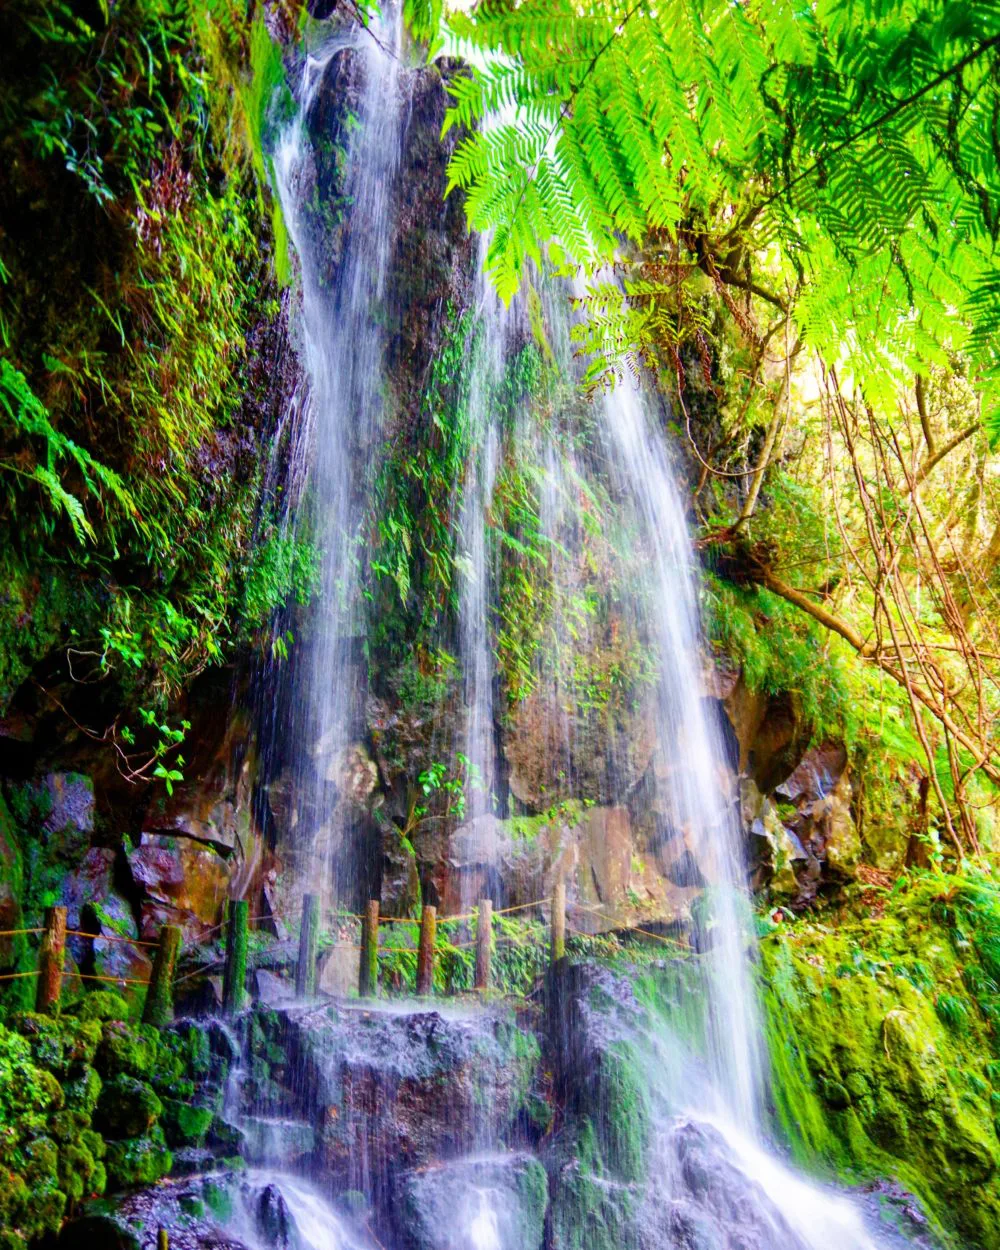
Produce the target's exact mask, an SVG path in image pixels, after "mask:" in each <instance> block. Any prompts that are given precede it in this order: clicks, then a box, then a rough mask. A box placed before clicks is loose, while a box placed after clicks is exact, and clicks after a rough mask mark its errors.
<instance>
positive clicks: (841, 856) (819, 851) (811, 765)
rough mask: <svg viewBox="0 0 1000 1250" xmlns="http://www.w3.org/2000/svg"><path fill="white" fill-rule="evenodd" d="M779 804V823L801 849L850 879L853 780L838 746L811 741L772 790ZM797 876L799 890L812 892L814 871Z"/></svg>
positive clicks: (857, 844)
mask: <svg viewBox="0 0 1000 1250" xmlns="http://www.w3.org/2000/svg"><path fill="white" fill-rule="evenodd" d="M775 798H776V799H777V800H778V801H779V802H781V803H783V804H784V805H785V807H784V810H782V809H779V810H781V811H782V823H783V824H784V825H785V827H786V829H787V831H788V833H789V834H790V835H792V836H794V838H795V839H796V841H797V843H798V844H799V845H801V847H802V848H803V849H804V851H805V852H806V858H807V862H808V861H811V860H815V861H816V863H817V864H818V865H819V866H820V869H824V868H825V870H826V873H827V875H828V877H829V878H831V879H833V880H850V879H852V878H853V877H854V875H855V873H856V871H857V867H858V864H859V862H860V860H861V853H862V847H861V838H860V835H859V834H858V829H857V825H856V824H855V821H854V815H853V812H852V804H853V799H854V794H853V786H852V783H851V778H850V772H849V769H848V765H847V753H846V751H845V750H844V748H843V747H842V746H840V745H839V744H836V743H828V744H826V745H824V746H820V747H813V748H811V749H810V750H809V751H807V752H806V754H805V755H804V756H803V758H802V761H801V763H800V764H799V765H798V767H797V768H796V769H795V770H794V772H792V774H791V775H790V776H789V777H787V778H786V779H785V780H784V781H783V782H782V783H781V785H780V786H779V787H778V788H777V790H776V791H775ZM798 875H799V877H800V886H801V896H802V897H809V896H810V895H811V893H815V887H816V885H818V884H819V880H818V878H817V874H816V872H815V871H813V872H812V873H807V874H806V875H805V876H804V877H803V875H802V874H798Z"/></svg>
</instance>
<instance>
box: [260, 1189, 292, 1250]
mask: <svg viewBox="0 0 1000 1250" xmlns="http://www.w3.org/2000/svg"><path fill="white" fill-rule="evenodd" d="M254 1214H255V1216H256V1219H257V1228H258V1229H259V1231H260V1234H261V1236H262V1237H264V1238H266V1240H267V1243H268V1245H270V1246H273V1247H274V1248H275V1250H289V1248H290V1247H291V1245H292V1237H293V1235H294V1233H293V1230H294V1228H295V1222H294V1220H293V1219H292V1218H291V1216H290V1215H289V1213H288V1205H287V1203H286V1202H285V1198H284V1195H283V1194H282V1192H281V1190H280V1189H279V1188H278V1186H277V1185H266V1186H265V1187H264V1189H263V1190H262V1191H261V1193H260V1196H259V1198H258V1199H257V1209H256V1211H255V1212H254Z"/></svg>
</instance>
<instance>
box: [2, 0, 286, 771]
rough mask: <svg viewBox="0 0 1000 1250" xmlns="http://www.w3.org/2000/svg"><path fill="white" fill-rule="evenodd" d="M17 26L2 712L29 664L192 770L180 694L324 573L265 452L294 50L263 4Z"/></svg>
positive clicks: (99, 730) (67, 10)
mask: <svg viewBox="0 0 1000 1250" xmlns="http://www.w3.org/2000/svg"><path fill="white" fill-rule="evenodd" d="M0 49H2V52H0V58H2V81H3V86H2V88H0V116H2V119H3V140H2V148H3V158H4V165H5V168H6V170H7V176H6V177H5V179H4V184H3V192H2V196H0V277H2V281H3V286H2V312H0V336H2V352H3V360H2V362H0V548H2V551H3V556H2V561H3V566H2V580H3V591H2V593H0V711H2V710H6V709H7V708H8V707H9V705H10V702H11V699H12V698H13V696H14V695H15V693H16V692H17V691H18V689H19V688H24V687H26V686H27V687H28V688H29V689H30V690H31V691H33V693H34V698H35V699H36V700H38V699H39V697H40V698H41V706H42V707H43V708H45V707H47V708H48V710H53V709H54V708H56V707H60V708H62V710H63V711H64V713H65V715H66V716H67V717H68V718H69V721H71V720H72V719H78V720H80V721H82V722H83V723H84V725H85V728H86V731H87V732H89V733H92V734H94V735H95V736H96V737H98V738H102V739H104V740H105V741H107V742H108V743H109V744H110V745H111V746H112V747H113V749H114V750H115V752H116V755H117V758H118V761H119V764H120V767H121V769H122V771H123V772H124V773H125V774H126V775H129V776H133V777H142V778H146V777H149V776H151V775H152V774H153V773H154V771H156V770H160V775H163V774H164V773H165V772H170V771H173V772H175V773H176V771H177V770H176V766H175V765H171V766H170V768H167V764H166V758H167V757H171V758H173V757H175V756H176V754H177V739H176V738H175V737H174V736H172V735H173V733H174V731H176V729H177V726H176V723H174V724H173V725H171V726H169V727H164V728H161V726H162V725H163V720H162V713H163V711H164V710H165V709H166V708H167V706H168V705H169V703H170V700H171V699H174V698H176V696H177V695H178V693H179V692H180V691H181V689H182V688H183V687H184V685H185V684H186V683H188V682H189V681H190V679H191V678H192V676H194V675H195V674H197V673H198V672H199V671H201V670H202V669H203V668H204V667H205V666H206V665H209V664H212V663H217V662H219V661H220V660H221V659H222V658H224V657H225V656H226V655H227V654H231V652H232V647H233V645H234V644H235V643H236V642H237V641H239V640H241V639H242V640H244V641H245V640H246V639H247V638H248V636H249V633H250V631H252V630H253V629H254V628H256V627H258V626H260V625H262V624H264V623H265V622H266V621H267V619H268V617H269V614H270V613H271V611H272V609H273V608H274V607H275V606H276V605H277V604H278V603H279V602H282V601H283V600H284V598H285V597H286V595H287V594H288V593H289V592H290V591H291V590H292V589H293V587H295V588H297V589H298V590H299V591H300V592H302V591H303V590H304V588H305V587H306V586H307V584H308V578H309V573H308V563H309V562H308V558H307V557H305V556H303V554H302V553H301V552H298V551H296V550H295V548H294V543H293V542H292V540H291V539H290V538H288V537H286V536H285V534H284V532H283V530H282V528H281V526H280V520H281V515H282V512H283V507H284V505H283V501H282V497H281V494H280V490H281V480H280V475H278V476H277V477H276V476H275V475H270V476H269V472H268V458H267V456H266V455H262V454H261V450H262V448H266V447H267V446H268V445H269V443H270V441H271V440H272V439H273V438H274V436H275V430H276V425H277V414H278V408H279V405H280V402H281V383H280V372H279V373H278V374H277V375H275V368H276V364H277V362H278V359H279V348H280V345H281V342H282V336H283V330H282V321H281V312H280V307H279V298H278V297H279V291H278V286H277V283H276V281H275V276H274V261H273V259H272V258H273V257H276V256H277V255H278V253H280V250H281V249H282V248H283V247H284V246H285V244H284V240H283V239H281V238H278V239H276V240H275V241H274V243H272V240H271V237H270V230H269V220H270V219H269V215H268V210H267V207H266V203H265V201H266V199H267V198H268V193H267V192H266V191H265V190H264V184H263V182H262V176H263V173H264V170H263V164H262V156H261V127H262V124H263V121H264V104H265V103H266V102H268V101H269V100H270V95H271V91H272V89H273V86H274V77H275V70H274V64H275V61H276V60H277V65H278V69H279V71H280V55H279V53H278V52H277V50H276V49H275V48H274V47H273V44H272V42H271V38H270V36H269V35H268V33H267V31H266V29H265V28H264V25H263V18H262V16H258V18H257V19H256V20H255V22H254V23H253V24H252V25H251V23H250V22H249V20H248V19H247V17H246V16H245V13H244V11H243V9H242V8H241V7H240V6H237V5H228V4H227V3H224V2H220V3H215V4H210V5H187V4H173V3H164V2H162V0H143V2H142V3H139V4H134V5H125V6H121V5H114V6H110V7H109V6H108V5H104V4H100V5H98V4H94V5H74V4H69V3H57V4H51V5H44V6H38V5H35V4H31V3H19V4H12V5H8V6H5V8H4V13H3V17H2V19H0ZM274 248H276V249H277V252H275V251H274V250H273V249H274ZM32 683H33V684H32ZM101 683H103V684H101ZM81 685H83V686H87V687H89V689H88V690H87V691H86V699H85V700H82V699H81V696H80V693H79V689H78V688H79V686H81ZM95 694H96V695H97V696H98V698H97V699H95ZM47 698H50V700H51V701H50V702H49V703H48V704H47V703H46V699H47ZM82 702H85V703H86V708H85V709H84V708H82V706H81V704H82ZM139 707H145V708H146V709H147V711H148V710H149V709H153V711H152V712H150V714H149V715H148V716H146V717H145V719H142V718H140V717H139V715H138V708H139ZM64 723H68V721H67V722H64ZM168 780H170V778H168Z"/></svg>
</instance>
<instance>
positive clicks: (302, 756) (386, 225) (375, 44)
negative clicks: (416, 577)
mask: <svg viewBox="0 0 1000 1250" xmlns="http://www.w3.org/2000/svg"><path fill="white" fill-rule="evenodd" d="M400 33H401V19H400V17H399V14H398V12H397V13H395V14H393V13H392V11H390V14H389V16H387V17H386V18H384V19H382V20H381V21H380V22H377V23H376V26H375V28H374V29H371V30H363V29H361V28H352V30H351V32H350V33H348V34H347V35H345V36H344V37H343V38H342V39H339V40H335V41H334V42H332V43H331V44H329V45H328V46H327V47H326V48H324V49H323V50H322V51H321V52H320V53H318V54H316V55H310V56H307V58H306V60H305V63H304V66H303V69H302V74H301V79H300V82H299V87H298V100H297V104H298V108H297V112H296V115H295V118H294V120H293V121H292V122H291V123H290V124H289V125H288V126H287V127H286V128H285V129H284V131H283V133H282V135H281V138H280V140H279V142H278V145H277V148H276V151H275V155H274V174H275V182H276V186H277V191H278V195H279V199H280V202H281V206H282V210H283V213H284V216H285V220H286V222H287V223H288V228H289V234H290V236H291V240H292V243H293V245H294V248H295V251H296V254H297V255H298V257H299V262H300V269H301V276H302V280H301V293H302V316H301V336H302V355H303V363H304V365H305V369H306V374H307V377H308V381H309V398H308V403H307V413H306V416H305V421H306V423H307V425H308V436H307V438H308V444H309V446H310V448H311V457H310V459H311V467H310V473H309V494H310V498H311V504H312V509H313V517H312V524H313V530H314V533H315V535H316V537H317V541H318V545H319V546H320V548H321V551H322V557H321V558H322V564H321V569H322V575H321V584H320V588H319V596H318V608H317V610H316V611H315V612H314V614H313V618H312V621H311V630H312V638H311V640H310V645H309V647H308V652H307V659H306V662H305V663H304V664H303V665H302V666H301V667H300V669H299V672H298V674H297V683H296V685H297V688H296V693H295V696H294V699H293V702H294V704H295V713H294V714H293V735H294V736H295V738H296V741H295V742H294V744H293V745H292V748H291V750H290V752H289V754H290V757H291V759H292V761H293V767H294V769H295V779H294V794H293V796H292V800H291V802H292V805H293V806H294V809H295V821H296V823H297V824H298V826H299V829H300V835H299V850H300V856H301V860H300V863H299V864H298V865H297V874H296V875H297V877H298V879H299V881H300V882H302V883H308V885H309V888H310V889H311V890H313V891H316V892H319V894H320V896H321V901H322V902H323V903H324V904H329V903H330V902H331V901H334V902H343V901H344V900H345V899H349V898H350V897H351V895H352V893H353V892H354V890H355V889H356V888H357V886H358V884H359V883H358V881H357V879H356V878H357V875H358V874H357V869H356V866H355V864H354V861H353V858H352V855H351V853H350V848H349V847H345V846H344V839H345V833H346V832H347V829H346V824H347V820H346V814H345V802H344V794H343V790H344V781H343V778H344V777H345V775H346V774H347V772H348V771H349V768H350V760H349V759H348V758H347V757H346V752H347V750H348V746H349V743H350V742H351V740H352V738H351V732H352V728H353V727H354V726H355V725H356V723H357V721H358V719H359V709H358V708H357V707H356V706H355V704H354V695H355V693H356V691H357V689H358V687H359V682H358V680H357V663H358V659H359V656H358V646H357V640H358V637H359V634H360V632H361V629H360V624H359V603H358V578H357V566H358V556H357V543H358V541H359V533H358V530H359V525H360V521H361V519H362V516H363V513H364V507H365V502H366V496H365V484H366V481H367V466H368V464H369V463H370V462H371V460H372V458H373V449H374V447H375V446H376V445H377V442H378V439H379V436H380V432H381V429H382V418H383V404H384V351H385V342H384V335H383V332H382V329H381V327H382V324H383V322H384V318H382V317H381V315H380V314H381V313H382V311H383V305H384V301H385V292H386V276H387V271H388V265H389V247H390V242H391V239H392V218H393V213H394V193H395V191H396V187H397V181H398V179H397V170H398V165H399V149H400V132H401V126H402V115H403V109H402V105H401V102H400V101H399V100H398V86H399V84H398V76H399V75H398V70H399V59H398V48H399V45H400ZM345 56H346V57H349V58H350V66H351V72H352V73H353V74H354V75H356V76H357V77H360V90H359V91H358V99H357V111H356V117H355V118H354V120H353V124H352V125H351V127H350V134H349V137H348V139H347V150H346V152H345V153H344V163H345V167H346V171H347V173H346V186H345V187H344V192H343V199H344V202H345V204H346V205H347V206H349V207H348V209H347V221H346V228H345V229H344V236H343V244H342V248H343V251H342V256H341V257H340V263H339V267H338V274H337V280H336V282H335V283H334V284H333V286H332V288H328V286H327V285H326V282H325V275H326V273H327V262H326V261H325V259H324V257H323V251H324V248H326V247H329V245H330V240H329V238H328V237H327V232H325V231H324V230H322V229H319V228H317V223H316V221H315V219H314V218H311V217H310V213H309V209H310V202H311V203H312V205H313V206H315V203H316V202H317V200H318V198H319V195H320V191H319V186H318V180H317V173H316V169H315V164H314V153H313V150H312V147H311V144H310V135H309V124H310V116H311V113H312V111H313V109H314V107H315V104H316V100H317V92H318V90H319V88H320V87H321V85H322V83H323V81H324V77H325V75H326V74H327V73H328V72H329V70H330V69H331V67H332V66H333V64H334V63H335V61H336V60H337V59H338V58H341V57H345ZM323 224H324V225H328V224H329V223H328V222H327V221H324V223H323Z"/></svg>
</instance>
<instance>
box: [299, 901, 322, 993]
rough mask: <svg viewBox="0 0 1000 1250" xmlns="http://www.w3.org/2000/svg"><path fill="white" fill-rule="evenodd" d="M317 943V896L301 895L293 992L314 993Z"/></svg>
mask: <svg viewBox="0 0 1000 1250" xmlns="http://www.w3.org/2000/svg"><path fill="white" fill-rule="evenodd" d="M318 943H319V896H318V895H316V894H304V895H303V896H302V928H301V929H300V930H299V962H298V965H297V966H296V969H295V993H296V994H297V995H298V997H299V998H311V997H312V996H313V995H314V994H315V993H316V948H317V945H318Z"/></svg>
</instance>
